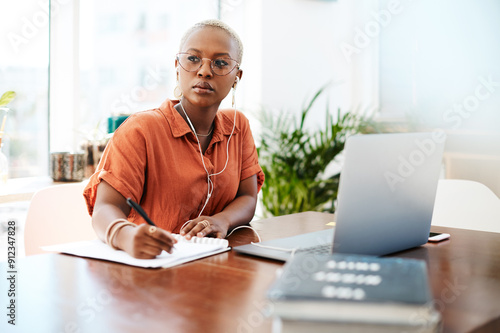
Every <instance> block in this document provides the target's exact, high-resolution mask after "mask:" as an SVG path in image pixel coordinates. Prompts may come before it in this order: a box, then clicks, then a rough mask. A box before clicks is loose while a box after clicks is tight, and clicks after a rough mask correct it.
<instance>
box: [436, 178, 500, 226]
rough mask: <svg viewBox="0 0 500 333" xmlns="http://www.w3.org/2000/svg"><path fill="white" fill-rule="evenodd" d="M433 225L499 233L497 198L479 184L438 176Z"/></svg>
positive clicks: (499, 220) (499, 217) (499, 203)
mask: <svg viewBox="0 0 500 333" xmlns="http://www.w3.org/2000/svg"><path fill="white" fill-rule="evenodd" d="M432 225H436V226H444V227H452V228H461V229H473V230H481V231H492V232H500V199H499V198H498V197H497V196H496V195H495V193H493V191H491V190H490V189H489V188H488V187H486V186H485V185H483V184H481V183H478V182H475V181H471V180H460V179H441V180H440V181H439V184H438V188H437V193H436V201H435V204H434V212H433V215H432Z"/></svg>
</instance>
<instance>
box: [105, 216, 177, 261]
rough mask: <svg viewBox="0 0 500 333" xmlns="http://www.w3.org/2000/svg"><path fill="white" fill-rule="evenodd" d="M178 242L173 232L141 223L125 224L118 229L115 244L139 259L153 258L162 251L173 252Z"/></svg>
mask: <svg viewBox="0 0 500 333" xmlns="http://www.w3.org/2000/svg"><path fill="white" fill-rule="evenodd" d="M175 243H177V241H176V240H175V238H173V237H172V235H171V233H170V232H168V231H166V230H163V229H160V228H157V227H154V226H150V225H149V224H146V223H144V224H141V225H139V226H137V227H133V226H125V227H123V228H121V229H120V230H118V233H117V234H116V236H115V237H114V242H113V244H114V245H115V246H117V247H118V248H120V249H122V250H124V251H125V252H127V253H128V254H130V255H131V256H132V257H134V258H137V259H153V258H155V257H156V256H158V255H159V254H160V253H161V252H162V251H167V252H168V253H172V251H173V249H174V244H175Z"/></svg>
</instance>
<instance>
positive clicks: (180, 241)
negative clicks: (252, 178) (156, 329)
mask: <svg viewBox="0 0 500 333" xmlns="http://www.w3.org/2000/svg"><path fill="white" fill-rule="evenodd" d="M172 236H174V238H175V239H177V243H176V244H175V246H174V251H173V252H172V253H168V252H165V251H163V252H162V253H161V254H160V255H159V256H157V257H156V258H154V259H137V258H134V257H132V256H130V255H129V254H128V253H126V252H125V251H121V250H118V251H117V250H113V249H112V248H111V247H109V246H108V245H107V244H104V243H103V242H102V241H101V240H98V239H96V240H91V241H82V242H74V243H66V244H58V245H50V246H44V247H42V249H43V250H44V251H50V252H60V253H66V254H71V255H75V256H79V257H85V258H94V259H102V260H108V261H114V262H119V263H122V264H125V265H131V266H137V267H144V268H159V267H162V268H168V267H173V266H177V265H180V264H183V263H186V262H189V261H193V260H196V259H200V258H204V257H208V256H211V255H214V254H218V253H222V252H225V251H229V250H230V249H231V248H230V247H229V242H228V241H227V239H220V238H209V237H203V238H198V237H193V238H191V239H190V240H187V239H186V238H184V237H183V236H181V235H178V234H172Z"/></svg>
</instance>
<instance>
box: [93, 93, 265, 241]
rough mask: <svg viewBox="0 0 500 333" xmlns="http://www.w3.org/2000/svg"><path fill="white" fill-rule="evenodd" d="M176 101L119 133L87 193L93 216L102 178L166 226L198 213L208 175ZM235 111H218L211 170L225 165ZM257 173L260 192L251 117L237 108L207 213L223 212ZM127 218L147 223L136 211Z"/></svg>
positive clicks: (139, 116)
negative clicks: (234, 123)
mask: <svg viewBox="0 0 500 333" xmlns="http://www.w3.org/2000/svg"><path fill="white" fill-rule="evenodd" d="M177 103H178V101H171V100H166V101H165V102H163V104H162V105H161V106H160V108H158V109H153V110H148V111H142V112H138V113H135V114H133V115H131V116H130V117H128V119H127V120H126V121H125V122H123V123H122V125H121V126H120V127H119V128H118V129H117V130H116V131H115V133H114V134H113V137H112V138H111V140H110V141H109V142H108V145H107V146H106V149H105V150H104V153H103V155H102V157H101V161H100V162H99V165H98V167H97V170H96V172H95V173H94V174H93V175H92V177H91V178H90V181H89V184H88V185H87V187H86V188H85V190H84V193H83V194H84V197H85V200H86V202H87V207H88V211H89V214H90V215H92V212H93V210H94V204H95V198H96V191H97V186H98V185H99V183H100V182H101V180H103V179H104V180H105V181H106V182H107V183H109V184H110V185H111V186H112V187H113V188H114V189H115V190H117V191H118V192H120V193H121V194H122V195H123V196H124V197H125V198H129V197H130V198H132V199H133V200H134V201H136V202H138V203H139V204H140V205H141V206H142V207H143V208H144V210H145V211H146V213H147V214H148V215H149V217H150V218H151V219H152V220H153V221H154V222H155V223H156V224H157V225H158V226H159V227H161V228H163V229H165V230H169V231H172V232H175V233H178V232H179V231H180V228H181V227H182V225H183V224H184V223H185V222H186V221H188V220H190V219H194V218H196V217H197V216H198V214H199V212H200V210H201V209H202V207H203V205H204V204H205V200H206V198H207V190H208V187H207V173H206V172H205V169H204V168H203V164H202V162H201V155H200V150H199V147H198V143H197V141H196V137H195V135H194V134H193V132H192V131H191V129H190V127H189V126H188V124H187V123H186V121H185V120H184V119H183V118H182V117H181V115H180V114H179V113H178V112H177V110H175V109H174V105H175V104H177ZM234 112H235V111H233V110H219V111H218V112H217V114H216V117H215V123H214V129H213V135H212V140H211V142H210V144H209V146H208V148H207V150H206V151H205V154H204V155H203V159H204V161H205V166H206V168H207V170H208V172H209V173H211V174H212V173H218V172H219V171H221V170H222V169H223V168H224V165H225V164H226V157H227V155H226V149H227V144H228V139H229V135H230V134H231V130H232V129H233V119H234ZM255 174H256V175H257V184H258V189H259V190H260V188H261V187H262V184H263V182H264V173H263V172H262V169H261V167H260V166H259V163H258V158H257V150H256V148H255V143H254V140H253V137H252V133H251V131H250V126H249V123H248V119H247V118H246V117H245V116H244V115H243V114H242V113H241V112H236V127H235V129H234V133H233V136H232V137H231V140H230V141H229V161H228V164H227V167H226V169H225V170H224V172H222V173H221V174H220V175H217V176H212V177H211V179H212V181H213V185H214V189H213V192H212V196H211V198H210V200H209V201H208V204H207V206H206V207H205V209H204V211H203V215H209V216H210V215H214V214H217V213H219V212H221V211H222V210H224V208H225V207H226V206H227V205H228V204H229V203H231V202H232V201H233V200H234V199H235V197H236V193H237V192H238V187H239V184H240V181H242V180H244V179H246V178H249V177H251V176H253V175H255ZM128 219H129V221H132V222H134V223H136V224H141V223H145V221H144V220H143V219H142V217H140V216H139V215H138V214H137V213H136V212H135V211H134V210H131V212H130V215H129V216H128Z"/></svg>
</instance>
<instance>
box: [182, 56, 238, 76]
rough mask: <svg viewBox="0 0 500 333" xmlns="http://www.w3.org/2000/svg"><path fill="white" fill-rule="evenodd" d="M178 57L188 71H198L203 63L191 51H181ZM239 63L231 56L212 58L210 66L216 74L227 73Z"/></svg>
mask: <svg viewBox="0 0 500 333" xmlns="http://www.w3.org/2000/svg"><path fill="white" fill-rule="evenodd" d="M177 59H178V61H179V64H180V65H181V66H182V68H184V69H185V70H186V71H188V72H194V71H197V70H198V69H199V68H200V67H201V66H202V64H203V62H202V59H201V58H200V57H198V56H195V55H193V54H189V53H179V54H178V55H177ZM237 65H238V63H237V62H236V61H235V60H233V59H231V58H229V57H221V58H216V59H212V60H211V63H210V67H211V68H212V71H213V72H214V73H215V74H216V75H227V74H229V73H230V72H231V71H232V70H233V69H234V68H235V67H236V66H237Z"/></svg>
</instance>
